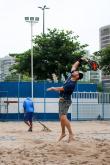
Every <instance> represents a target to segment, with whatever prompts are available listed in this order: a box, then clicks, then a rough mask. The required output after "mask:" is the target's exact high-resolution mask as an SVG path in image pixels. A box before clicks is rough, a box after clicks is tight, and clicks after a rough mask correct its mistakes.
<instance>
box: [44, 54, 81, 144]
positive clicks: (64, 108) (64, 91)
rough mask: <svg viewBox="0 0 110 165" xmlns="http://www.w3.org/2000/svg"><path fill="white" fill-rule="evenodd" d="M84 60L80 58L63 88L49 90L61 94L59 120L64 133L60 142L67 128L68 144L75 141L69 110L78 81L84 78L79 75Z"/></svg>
mask: <svg viewBox="0 0 110 165" xmlns="http://www.w3.org/2000/svg"><path fill="white" fill-rule="evenodd" d="M83 60H84V58H83V57H82V58H80V59H79V60H77V61H76V62H75V63H74V64H73V65H72V68H71V75H70V76H69V78H68V79H67V80H66V82H65V83H64V84H63V86H62V87H51V88H47V91H58V92H60V94H59V95H60V98H59V118H60V123H61V129H62V133H61V136H60V138H59V141H60V140H62V139H63V138H64V137H65V136H66V134H65V127H66V128H67V130H68V132H69V138H68V142H70V141H72V140H74V134H73V132H72V129H71V125H70V122H69V120H68V118H67V113H68V109H69V107H70V105H71V103H72V101H71V95H72V93H73V91H74V89H75V85H76V83H77V81H78V80H80V79H82V78H83V74H82V73H79V71H77V68H78V66H79V65H80V64H81V62H82V61H83Z"/></svg>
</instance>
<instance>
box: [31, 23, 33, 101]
mask: <svg viewBox="0 0 110 165" xmlns="http://www.w3.org/2000/svg"><path fill="white" fill-rule="evenodd" d="M32 36H33V22H31V97H32V99H33V42H32Z"/></svg>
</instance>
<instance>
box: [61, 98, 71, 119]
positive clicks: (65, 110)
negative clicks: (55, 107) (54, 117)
mask: <svg viewBox="0 0 110 165" xmlns="http://www.w3.org/2000/svg"><path fill="white" fill-rule="evenodd" d="M71 103H72V102H71V100H63V101H62V100H59V116H61V115H67V113H68V109H69V107H70V105H71Z"/></svg>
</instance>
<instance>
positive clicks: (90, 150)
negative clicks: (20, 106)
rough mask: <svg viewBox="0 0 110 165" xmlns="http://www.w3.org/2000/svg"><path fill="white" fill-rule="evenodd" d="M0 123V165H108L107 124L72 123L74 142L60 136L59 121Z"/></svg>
mask: <svg viewBox="0 0 110 165" xmlns="http://www.w3.org/2000/svg"><path fill="white" fill-rule="evenodd" d="M43 123H44V124H45V125H46V126H48V127H49V128H50V129H51V130H52V131H51V132H46V131H43V127H42V125H41V124H39V123H38V122H37V121H36V122H34V128H33V132H28V131H27V129H28V128H27V125H25V123H24V122H0V165H110V121H72V122H71V125H72V128H73V131H74V134H75V140H74V141H72V142H70V143H68V142H67V140H68V133H67V136H66V137H65V138H64V139H62V141H61V142H57V141H58V138H59V136H60V131H61V130H60V123H59V122H43Z"/></svg>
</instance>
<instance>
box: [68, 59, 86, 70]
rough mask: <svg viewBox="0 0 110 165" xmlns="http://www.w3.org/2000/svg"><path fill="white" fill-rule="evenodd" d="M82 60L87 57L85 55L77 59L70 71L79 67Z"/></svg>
mask: <svg viewBox="0 0 110 165" xmlns="http://www.w3.org/2000/svg"><path fill="white" fill-rule="evenodd" d="M83 61H87V59H86V58H85V57H81V58H80V59H78V60H77V61H76V62H75V63H74V64H73V65H72V68H71V72H72V71H74V70H77V68H78V67H79V65H80V64H81V63H82V62H83Z"/></svg>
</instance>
